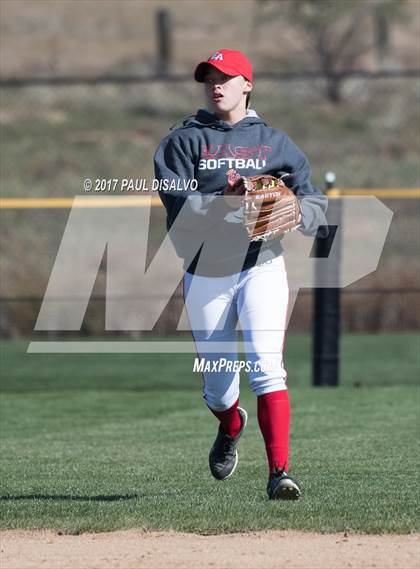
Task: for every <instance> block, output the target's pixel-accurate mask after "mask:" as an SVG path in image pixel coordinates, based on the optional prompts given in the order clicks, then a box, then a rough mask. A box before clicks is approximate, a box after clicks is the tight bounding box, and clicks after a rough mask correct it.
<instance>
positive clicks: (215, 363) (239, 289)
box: [184, 256, 289, 411]
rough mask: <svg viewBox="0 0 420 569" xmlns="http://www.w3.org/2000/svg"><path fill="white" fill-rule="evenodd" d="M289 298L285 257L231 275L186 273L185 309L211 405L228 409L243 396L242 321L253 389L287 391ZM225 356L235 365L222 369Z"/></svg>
mask: <svg viewBox="0 0 420 569" xmlns="http://www.w3.org/2000/svg"><path fill="white" fill-rule="evenodd" d="M288 296H289V289H288V284H287V273H286V268H285V264H284V259H283V257H282V256H279V257H276V258H275V259H273V260H272V261H268V262H266V263H263V264H260V265H256V266H255V267H252V268H250V269H247V270H245V271H242V272H241V273H236V274H233V275H229V276H223V277H203V276H199V275H191V274H190V273H185V276H184V299H185V306H186V311H187V315H188V319H189V323H190V326H191V330H192V334H193V337H194V341H195V345H196V350H197V356H198V357H199V358H203V359H204V361H205V366H204V369H203V371H202V374H203V381H204V399H205V400H206V403H207V405H208V406H209V407H211V408H212V409H214V410H216V411H223V410H225V409H229V407H231V406H232V405H233V403H235V401H236V400H237V399H238V397H239V378H240V371H238V369H235V362H236V364H238V353H237V348H238V346H237V340H238V332H237V324H238V321H239V325H240V327H241V329H242V335H243V341H244V346H245V353H246V364H247V367H248V369H246V371H247V374H248V378H249V382H250V386H251V389H252V390H253V391H254V393H255V394H256V395H262V394H263V393H270V392H271V391H280V390H285V389H287V386H286V379H287V374H286V370H285V369H284V366H283V346H284V337H285V327H286V317H287V306H288ZM210 347H211V350H210ZM222 358H224V359H223V360H222V362H223V363H224V362H225V361H226V362H232V364H231V365H230V366H229V363H226V365H223V366H221V365H220V362H221V359H222ZM237 367H238V366H237V365H236V368H237Z"/></svg>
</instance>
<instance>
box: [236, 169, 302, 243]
mask: <svg viewBox="0 0 420 569" xmlns="http://www.w3.org/2000/svg"><path fill="white" fill-rule="evenodd" d="M228 178H229V182H230V184H232V182H233V181H234V184H235V186H238V185H243V187H244V224H245V228H246V230H247V232H248V235H249V238H250V240H251V241H269V240H271V239H275V238H277V237H281V236H282V235H284V234H285V233H287V232H288V231H292V230H293V229H297V228H298V227H299V224H300V220H301V211H300V206H299V200H298V199H297V197H296V196H295V194H294V193H293V192H292V190H290V189H289V188H288V187H287V186H286V185H285V183H284V182H283V180H282V179H281V178H275V177H274V176H270V175H268V174H264V175H261V176H251V177H248V178H247V177H239V176H238V175H237V174H236V172H235V173H233V172H232V171H230V172H229V173H228Z"/></svg>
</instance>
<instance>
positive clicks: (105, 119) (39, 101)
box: [0, 74, 420, 336]
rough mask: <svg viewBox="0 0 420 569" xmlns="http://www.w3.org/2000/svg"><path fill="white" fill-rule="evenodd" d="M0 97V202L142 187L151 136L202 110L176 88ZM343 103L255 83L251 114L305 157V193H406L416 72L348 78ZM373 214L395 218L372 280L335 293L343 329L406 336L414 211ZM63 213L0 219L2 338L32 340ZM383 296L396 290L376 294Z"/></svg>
mask: <svg viewBox="0 0 420 569" xmlns="http://www.w3.org/2000/svg"><path fill="white" fill-rule="evenodd" d="M0 95H1V111H0V124H1V155H2V165H1V173H0V176H1V177H0V183H1V187H2V197H4V198H6V197H7V198H30V197H32V198H35V197H37V198H38V197H74V196H76V195H85V191H84V189H83V181H84V179H86V178H89V179H92V180H95V179H98V178H100V179H104V178H118V179H121V178H133V179H144V178H146V179H151V178H153V164H152V158H153V154H154V151H155V149H156V146H157V144H158V143H159V141H160V139H161V138H162V137H163V136H165V135H166V134H167V133H168V131H169V127H170V126H171V125H174V124H178V125H180V124H182V119H183V117H185V116H187V115H190V114H192V113H194V112H195V110H196V109H197V108H199V107H200V106H203V105H204V97H203V92H202V86H200V85H198V84H196V83H194V82H193V81H192V80H191V79H190V78H185V77H180V78H170V79H166V80H163V79H160V80H159V79H156V78H151V79H146V78H145V79H142V80H141V79H137V80H130V79H129V78H127V79H125V80H124V79H123V78H119V79H118V81H116V80H115V81H113V80H108V81H103V82H95V81H91V82H85V83H83V82H81V81H80V82H79V83H78V84H74V82H70V81H68V82H66V81H61V82H58V83H57V84H50V83H47V84H42V83H36V82H34V83H32V84H31V83H28V82H26V83H25V84H18V83H14V84H13V82H9V84H4V83H3V85H2V86H1V89H0ZM342 95H343V100H342V102H341V104H339V105H334V104H332V103H331V102H329V101H328V100H327V98H326V97H325V81H324V79H323V78H322V77H316V76H311V77H283V78H281V79H278V78H273V77H268V76H264V75H261V76H260V77H258V76H257V78H256V81H255V86H254V92H253V94H252V99H251V107H252V108H254V109H255V110H256V111H257V112H258V114H260V115H261V116H262V117H263V118H264V119H265V120H266V122H267V123H268V124H269V125H270V126H272V127H276V128H280V129H282V130H284V131H286V132H287V133H288V134H289V136H290V137H291V138H292V139H293V140H294V141H295V142H296V143H297V144H298V145H299V146H300V147H301V148H302V149H303V150H304V152H305V153H306V154H307V156H308V158H309V160H310V162H311V164H312V169H313V183H314V184H315V185H317V186H318V187H323V186H324V175H325V172H327V171H330V170H332V171H334V172H335V173H336V176H337V184H338V186H340V187H353V188H389V189H395V188H410V187H419V186H420V179H419V178H420V173H419V159H418V156H419V155H420V152H419V151H420V140H419V131H418V124H419V95H420V85H419V80H418V75H416V74H414V75H413V76H406V75H402V76H400V77H398V76H393V77H376V78H369V77H368V76H355V75H353V76H348V77H347V78H343V85H342ZM386 203H387V205H388V206H389V207H390V208H391V209H392V210H393V211H394V221H393V224H392V227H391V232H390V237H389V239H388V241H387V244H386V247H385V251H384V255H383V257H382V259H381V263H380V267H379V268H378V271H377V273H375V275H372V276H371V277H367V278H366V279H363V282H362V283H361V285H360V287H359V288H360V291H359V292H358V293H354V294H344V296H343V310H344V312H343V326H344V327H345V328H346V329H351V330H362V329H406V328H413V327H416V326H418V325H419V323H420V314H419V308H418V292H416V290H417V291H418V288H419V286H420V282H419V281H420V275H419V271H418V257H417V256H418V253H419V250H420V245H419V237H418V236H419V207H418V201H417V200H403V199H395V198H393V199H392V200H389V201H387V200H386ZM155 210H156V211H153V212H152V219H151V233H152V235H151V250H153V243H155V244H156V246H157V245H158V244H159V242H160V240H161V238H162V235H163V232H164V212H163V210H162V208H155ZM67 216H68V211H67V210H51V209H50V210H47V209H46V210H43V209H38V210H21V209H3V210H1V217H2V224H1V277H2V278H1V283H0V297H1V299H2V313H1V319H0V331H1V333H2V334H3V335H5V334H12V335H15V336H16V335H19V334H21V333H25V334H27V333H30V332H31V331H32V330H33V325H34V322H35V318H36V314H37V311H38V308H39V303H40V299H41V298H42V295H43V293H44V291H45V287H46V284H47V282H48V277H49V274H50V271H51V268H52V265H53V262H54V259H55V254H56V251H57V249H58V246H59V243H60V239H61V236H62V233H63V230H64V227H65V223H66V219H67ZM104 274H105V273H104V270H102V271H100V274H99V276H98V281H97V287H99V288H97V289H95V291H94V294H98V295H100V294H101V290H102V291H103V289H101V283H103V281H104V278H105V276H104ZM355 288H356V289H357V286H355ZM367 288H368V289H369V290H370V292H369V291H366V290H365V289H367ZM387 288H388V289H390V290H391V289H392V290H399V291H401V290H406V291H408V292H407V293H406V294H404V293H401V292H400V293H399V294H397V293H395V292H394V293H386V291H385V290H384V289H387ZM363 290H364V291H365V292H363ZM410 291H411V292H410ZM181 302H182V299H181V298H178V299H176V298H175V300H174V302H173V303H171V306H170V307H168V310H167V313H166V315H165V316H164V317H162V319H161V320H160V322H159V325H158V331H161V332H165V333H166V332H169V331H171V330H172V329H174V328H173V327H174V323H175V322H176V319H177V315H178V311H179V307H180V303H181ZM311 302H312V299H311V293H310V292H309V291H308V292H306V293H303V294H302V295H301V299H300V300H299V301H298V303H297V306H296V308H295V312H294V316H293V319H292V323H291V326H292V328H294V329H296V330H299V329H307V327H308V325H309V322H310V314H311V310H310V307H311ZM413 307H414V308H413ZM103 311H104V304H103V300H97V301H93V302H92V303H91V305H90V306H89V308H88V313H87V315H86V319H85V324H86V326H85V329H86V332H87V333H89V334H99V333H101V332H103Z"/></svg>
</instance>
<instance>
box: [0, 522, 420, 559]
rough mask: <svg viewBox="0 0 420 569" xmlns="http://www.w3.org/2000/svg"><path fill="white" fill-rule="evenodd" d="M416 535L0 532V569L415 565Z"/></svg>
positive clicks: (419, 553) (418, 553) (419, 556)
mask: <svg viewBox="0 0 420 569" xmlns="http://www.w3.org/2000/svg"><path fill="white" fill-rule="evenodd" d="M419 535H420V534H410V535H359V534H349V535H347V534H316V533H304V532H286V531H266V532H254V533H244V534H230V535H220V536H202V535H196V534H184V533H175V532H144V531H140V530H130V531H118V532H113V533H101V534H91V533H85V534H81V535H77V536H74V535H58V534H57V533H56V532H52V531H37V532H34V531H21V530H17V531H16V530H14V531H3V532H1V533H0V538H1V567H2V569H29V568H31V569H35V568H36V569H64V568H65V569H67V568H71V569H109V568H113V569H114V568H120V569H134V568H135V569H141V568H147V569H165V568H171V569H176V568H183V569H190V568H191V569H196V568H197V567H198V568H199V569H207V568H209V569H215V568H217V569H236V568H237V569H239V568H240V569H259V568H261V569H263V568H264V569H274V568H275V569H281V568H283V567H287V569H321V568H322V569H341V568H346V569H348V568H353V569H361V568H363V569H365V568H378V569H379V568H381V569H388V568H399V569H410V568H413V569H414V568H418V567H419V566H420V548H419Z"/></svg>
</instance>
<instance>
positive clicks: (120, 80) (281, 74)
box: [0, 69, 420, 87]
mask: <svg viewBox="0 0 420 569" xmlns="http://www.w3.org/2000/svg"><path fill="white" fill-rule="evenodd" d="M350 77H355V78H364V79H388V78H399V77H405V78H415V77H417V78H420V69H383V70H378V71H369V70H366V69H354V70H349V71H336V72H333V73H322V72H320V71H267V72H260V73H256V74H255V78H256V79H257V80H258V79H260V80H261V79H269V80H279V81H281V80H288V81H293V80H302V79H303V80H305V79H340V80H343V79H348V78H350ZM190 80H191V74H190V73H182V74H177V75H169V74H154V75H97V76H82V75H74V76H70V75H63V76H51V77H46V76H44V77H37V76H27V77H0V87H27V86H34V85H39V86H40V85H101V84H103V85H105V84H110V83H111V84H115V85H118V84H127V83H151V82H159V81H170V82H175V83H176V82H184V81H190Z"/></svg>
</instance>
